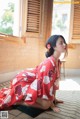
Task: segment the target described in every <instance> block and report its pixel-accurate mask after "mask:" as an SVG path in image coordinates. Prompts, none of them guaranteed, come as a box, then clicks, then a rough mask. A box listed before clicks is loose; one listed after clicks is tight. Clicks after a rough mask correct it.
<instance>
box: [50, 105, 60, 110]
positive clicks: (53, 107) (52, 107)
mask: <svg viewBox="0 0 80 119" xmlns="http://www.w3.org/2000/svg"><path fill="white" fill-rule="evenodd" d="M51 109H52V110H53V111H54V112H60V109H59V108H58V107H56V106H55V105H54V104H53V105H51Z"/></svg>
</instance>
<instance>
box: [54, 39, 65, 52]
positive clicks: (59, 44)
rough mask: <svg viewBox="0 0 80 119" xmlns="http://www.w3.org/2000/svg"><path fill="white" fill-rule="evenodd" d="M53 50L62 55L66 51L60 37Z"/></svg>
mask: <svg viewBox="0 0 80 119" xmlns="http://www.w3.org/2000/svg"><path fill="white" fill-rule="evenodd" d="M54 49H55V51H58V52H60V53H63V52H65V51H66V50H67V45H66V44H65V43H64V40H63V39H62V38H61V37H59V38H58V40H57V42H56V47H55V48H54Z"/></svg>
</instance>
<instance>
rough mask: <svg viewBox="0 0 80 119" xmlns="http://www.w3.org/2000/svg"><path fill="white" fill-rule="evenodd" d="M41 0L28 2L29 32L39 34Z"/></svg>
mask: <svg viewBox="0 0 80 119" xmlns="http://www.w3.org/2000/svg"><path fill="white" fill-rule="evenodd" d="M40 1H41V0H28V9H27V28H26V31H27V32H35V33H39V30H40V9H41V6H40V5H41V2H40Z"/></svg>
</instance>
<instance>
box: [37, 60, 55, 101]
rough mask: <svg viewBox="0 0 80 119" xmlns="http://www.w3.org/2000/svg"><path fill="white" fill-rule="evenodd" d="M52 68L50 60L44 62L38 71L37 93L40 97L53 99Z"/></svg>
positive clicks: (53, 68)
mask: <svg viewBox="0 0 80 119" xmlns="http://www.w3.org/2000/svg"><path fill="white" fill-rule="evenodd" d="M54 70H55V66H54V67H53V65H52V63H51V62H50V61H47V62H46V63H44V64H43V65H42V66H41V67H40V69H39V71H38V77H37V78H38V82H40V83H38V94H39V95H40V96H41V98H42V99H46V100H53V82H54V79H55V77H54Z"/></svg>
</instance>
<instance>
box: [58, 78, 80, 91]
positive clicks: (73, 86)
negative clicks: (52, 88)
mask: <svg viewBox="0 0 80 119" xmlns="http://www.w3.org/2000/svg"><path fill="white" fill-rule="evenodd" d="M59 89H60V90H77V91H80V84H78V83H77V82H76V81H74V80H72V79H65V80H64V81H60V88H59Z"/></svg>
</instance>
